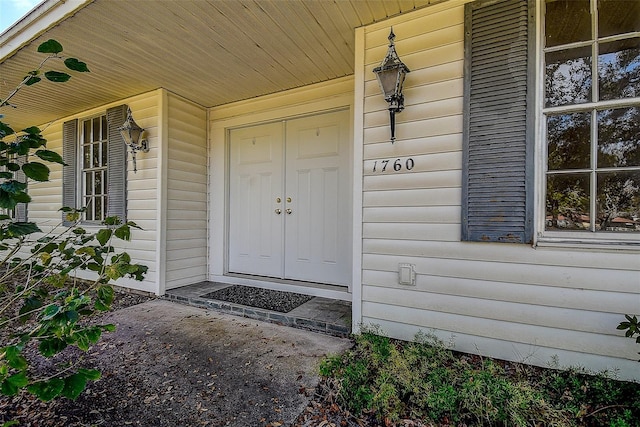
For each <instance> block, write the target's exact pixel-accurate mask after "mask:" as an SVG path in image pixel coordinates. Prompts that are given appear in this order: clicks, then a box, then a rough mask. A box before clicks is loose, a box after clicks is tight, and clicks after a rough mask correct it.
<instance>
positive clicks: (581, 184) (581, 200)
mask: <svg viewBox="0 0 640 427" xmlns="http://www.w3.org/2000/svg"><path fill="white" fill-rule="evenodd" d="M546 206H547V213H546V229H547V230H589V174H588V173H576V174H562V175H548V176H547V200H546Z"/></svg>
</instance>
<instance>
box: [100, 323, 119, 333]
mask: <svg viewBox="0 0 640 427" xmlns="http://www.w3.org/2000/svg"><path fill="white" fill-rule="evenodd" d="M102 329H104V330H105V331H107V332H114V331H115V330H116V325H114V324H112V323H108V324H106V325H102Z"/></svg>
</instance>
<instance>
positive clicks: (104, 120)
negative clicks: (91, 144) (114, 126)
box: [100, 116, 107, 140]
mask: <svg viewBox="0 0 640 427" xmlns="http://www.w3.org/2000/svg"><path fill="white" fill-rule="evenodd" d="M101 119H102V138H100V139H101V140H105V139H107V116H102V117H101Z"/></svg>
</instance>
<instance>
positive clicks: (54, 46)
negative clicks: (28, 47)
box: [38, 39, 62, 54]
mask: <svg viewBox="0 0 640 427" xmlns="http://www.w3.org/2000/svg"><path fill="white" fill-rule="evenodd" d="M38 52H40V53H53V54H56V53H60V52H62V45H61V44H60V43H59V42H58V41H56V40H53V39H49V40H47V41H46V42H44V43H42V44H41V45H40V46H38Z"/></svg>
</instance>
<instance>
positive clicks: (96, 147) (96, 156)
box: [92, 142, 101, 168]
mask: <svg viewBox="0 0 640 427" xmlns="http://www.w3.org/2000/svg"><path fill="white" fill-rule="evenodd" d="M92 147H93V166H92V167H94V168H99V167H100V166H101V165H100V143H99V142H98V143H97V144H93V145H92Z"/></svg>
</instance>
